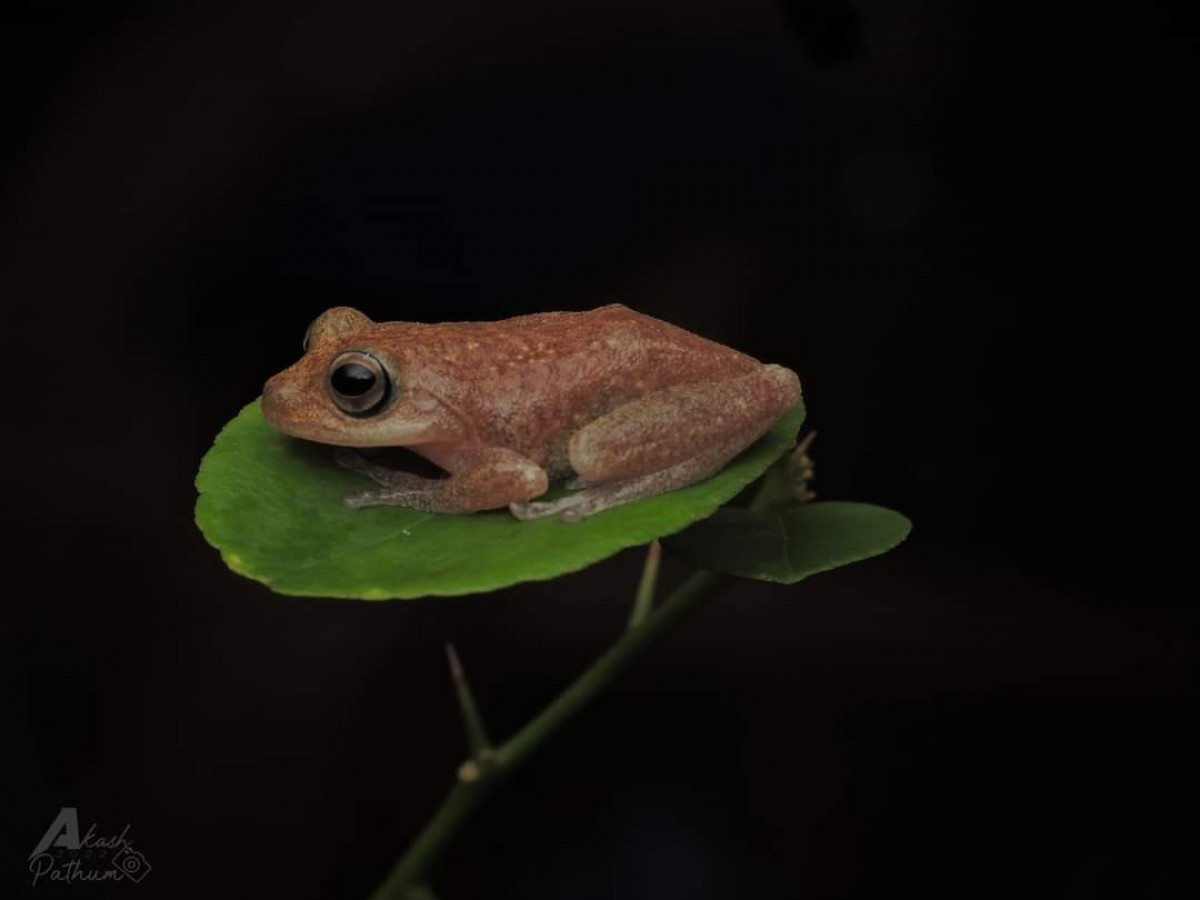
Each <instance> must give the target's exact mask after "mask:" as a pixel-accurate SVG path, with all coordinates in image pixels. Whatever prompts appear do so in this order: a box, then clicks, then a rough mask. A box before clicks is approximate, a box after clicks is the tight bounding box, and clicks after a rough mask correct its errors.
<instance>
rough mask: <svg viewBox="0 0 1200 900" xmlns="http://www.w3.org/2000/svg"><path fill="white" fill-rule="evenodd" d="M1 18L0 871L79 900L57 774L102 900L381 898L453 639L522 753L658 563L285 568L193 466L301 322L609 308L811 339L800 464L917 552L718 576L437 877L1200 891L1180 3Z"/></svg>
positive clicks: (427, 758)
mask: <svg viewBox="0 0 1200 900" xmlns="http://www.w3.org/2000/svg"><path fill="white" fill-rule="evenodd" d="M1178 6H1179V8H1180V9H1183V8H1184V4H1179V5H1178ZM7 16H8V18H7V21H6V23H5V26H4V28H3V37H2V38H0V41H2V42H3V44H2V46H0V49H2V50H3V58H4V65H5V71H4V73H3V74H4V76H5V77H4V78H3V85H4V98H3V99H4V100H5V107H4V108H5V121H6V125H7V127H6V131H7V132H8V135H9V138H10V140H8V141H6V142H5V158H4V161H5V165H6V170H7V171H8V172H9V173H10V177H8V178H7V179H5V182H4V192H5V209H4V213H5V219H4V226H5V231H4V243H3V249H2V251H0V252H2V253H3V259H2V260H0V273H2V274H0V278H2V279H3V284H2V285H0V296H2V297H3V298H4V300H5V304H4V306H5V309H6V310H7V312H6V317H7V319H8V321H9V322H11V323H14V324H11V325H9V326H8V327H5V328H4V329H3V332H2V334H0V340H3V345H4V348H5V354H4V357H5V360H6V363H7V365H6V367H5V368H6V372H7V382H8V390H7V392H6V403H5V407H6V414H5V416H4V422H5V438H6V440H5V442H4V443H5V455H6V457H7V461H6V463H5V468H6V473H7V478H6V479H5V481H6V487H5V489H4V491H3V498H4V504H5V512H6V516H5V520H6V522H7V523H8V525H9V528H8V529H7V531H8V532H9V536H8V537H7V538H6V539H5V543H4V546H5V554H6V562H5V570H6V572H7V574H8V577H7V578H6V579H5V587H6V590H5V592H4V593H5V598H4V600H5V602H4V616H3V620H2V621H3V640H4V644H5V658H6V662H7V663H8V664H9V666H8V672H9V675H10V681H9V684H8V686H7V687H6V688H5V691H4V695H5V700H6V701H7V702H8V703H9V704H10V710H9V711H8V713H7V715H6V718H7V723H6V726H5V728H4V734H5V738H6V739H5V740H4V742H3V747H4V753H5V759H4V760H3V766H4V771H5V775H6V779H5V782H6V786H7V788H8V791H9V795H8V796H7V797H6V798H5V802H4V805H3V813H2V817H3V822H4V825H5V832H6V835H5V836H4V839H3V845H2V849H3V866H2V868H0V873H2V874H0V891H4V890H5V889H7V892H8V893H10V894H12V895H17V896H24V895H26V894H29V895H30V896H57V895H61V896H63V897H72V898H74V897H80V896H83V895H85V894H87V895H89V896H95V895H99V894H102V893H105V890H106V889H105V888H102V887H100V886H96V885H74V886H72V887H70V888H69V889H65V890H62V891H61V892H60V893H59V894H56V892H55V891H54V889H52V888H47V887H45V886H39V887H38V888H37V889H35V890H31V889H30V887H29V884H28V876H27V874H26V872H25V866H26V861H27V858H28V854H29V852H30V851H31V850H32V848H33V846H34V844H35V843H36V842H37V840H38V839H39V837H40V836H41V834H42V833H43V832H44V831H45V829H46V827H47V826H48V825H49V823H50V821H51V820H52V819H53V817H54V816H55V815H56V814H57V812H58V810H59V808H60V807H62V806H65V805H75V806H77V807H78V808H79V811H80V812H79V815H80V819H81V821H82V822H83V823H84V824H85V826H86V823H88V822H95V823H96V824H97V826H98V829H99V830H100V831H102V832H103V831H116V830H119V828H120V827H121V826H122V825H124V824H125V823H128V824H129V825H130V836H131V837H132V839H133V841H134V843H135V845H136V847H137V848H138V849H139V850H140V851H141V852H142V853H144V854H145V857H146V859H147V860H148V861H149V862H150V864H151V865H152V867H153V868H152V871H151V873H150V875H149V876H148V878H147V879H146V880H145V881H144V882H143V883H142V884H141V885H138V886H132V885H126V886H124V887H111V886H110V887H109V888H107V892H108V893H111V894H113V895H116V894H122V895H124V894H128V895H129V896H138V897H169V898H175V897H178V898H188V897H211V896H230V897H249V896H288V897H292V898H309V897H312V898H317V897H320V898H325V897H361V896H365V895H366V893H367V892H368V891H369V890H370V888H371V887H372V886H373V885H374V884H375V883H376V882H377V881H378V879H379V878H380V877H381V876H382V875H383V873H384V872H385V871H386V868H387V866H388V865H389V863H390V861H391V860H392V858H393V857H394V856H395V854H396V853H397V852H398V851H399V850H400V849H401V848H402V847H403V846H404V845H405V844H406V842H407V841H408V840H409V839H410V838H411V837H412V836H413V835H414V833H415V832H416V830H417V829H418V828H419V826H420V825H421V823H422V822H423V821H424V819H425V818H426V816H427V815H428V814H429V812H430V811H431V810H432V808H433V807H434V805H435V804H436V802H437V801H438V799H439V798H440V796H441V794H442V792H443V791H444V789H445V788H446V787H447V786H448V785H449V783H450V781H451V779H452V777H453V773H454V769H455V767H456V765H457V764H458V762H459V761H460V760H461V758H462V757H463V755H464V746H463V739H462V736H461V734H460V730H459V723H458V719H457V714H456V711H455V708H454V706H453V702H452V699H451V693H450V690H449V685H448V682H447V680H446V677H445V672H444V660H443V657H442V644H443V642H444V641H446V640H453V641H454V642H455V643H456V644H457V645H458V647H459V649H460V652H461V654H462V656H463V658H464V660H465V663H466V665H467V668H468V671H469V672H470V674H471V675H472V676H473V681H474V683H475V686H476V690H477V692H478V694H479V699H480V702H481V705H482V706H483V708H484V710H485V712H486V715H487V717H488V719H489V722H490V725H491V729H492V731H493V732H494V733H495V734H497V735H500V736H504V735H506V734H509V733H511V732H512V730H513V729H515V728H517V727H519V726H520V724H521V723H522V722H523V721H524V720H526V719H527V718H528V717H529V716H530V715H531V714H532V713H534V712H535V711H536V710H537V709H538V708H539V707H540V706H542V705H543V704H544V703H545V702H546V701H548V700H549V699H550V698H551V697H552V696H553V695H554V694H555V693H556V692H557V691H558V690H559V689H561V687H563V686H564V685H565V684H566V683H567V682H568V681H569V680H570V679H571V678H572V677H573V676H574V675H575V674H577V673H578V672H579V671H580V670H581V669H582V668H583V667H584V666H585V665H586V664H587V662H588V661H590V660H591V659H592V658H593V657H594V656H595V655H596V654H597V653H598V652H600V651H601V650H602V649H603V648H604V647H605V646H606V645H607V644H608V643H609V642H610V641H611V640H612V639H613V638H614V636H615V635H616V634H617V633H618V632H619V630H620V629H621V627H622V625H623V622H624V619H625V616H626V615H627V611H628V597H629V595H630V592H631V589H632V586H633V585H634V583H635V581H636V578H637V573H638V569H639V566H640V557H639V554H638V553H636V552H629V553H627V554H623V555H621V556H618V557H616V558H614V559H611V560H609V561H607V562H605V563H602V564H600V565H598V566H595V567H594V568H591V569H589V570H587V571H584V572H581V573H578V574H576V575H573V576H570V577H567V578H563V579H561V580H559V581H557V582H554V583H550V584H534V585H527V586H518V587H515V588H512V589H510V590H506V591H503V592H500V593H497V594H495V595H491V596H477V597H470V598H464V599H457V600H451V601H447V600H428V601H411V602H393V603H360V602H350V601H320V600H298V599H292V598H287V597H281V596H277V595H274V594H272V593H270V592H269V591H267V590H266V589H264V588H262V587H261V586H259V585H257V584H255V583H252V582H249V581H246V580H242V579H240V578H239V577H237V576H235V575H233V574H231V573H230V572H228V571H227V570H226V569H225V568H224V567H223V566H222V565H221V563H220V561H219V559H218V556H217V554H216V552H215V551H213V550H212V549H211V548H209V547H208V546H207V545H206V544H205V543H204V541H203V539H202V537H201V535H200V534H199V532H198V531H197V530H196V528H195V527H194V525H193V522H192V506H193V503H194V499H195V494H194V488H193V486H192V479H193V477H194V474H195V470H196V467H197V465H198V462H199V459H200V457H201V455H202V454H203V453H204V451H205V450H206V449H207V447H208V446H209V444H210V442H211V440H212V438H213V436H214V435H215V433H216V432H217V430H218V429H219V428H220V427H221V425H222V424H223V423H224V422H225V421H226V420H227V419H228V418H230V417H231V416H232V415H233V413H234V412H236V410H238V409H239V408H240V407H241V406H242V405H243V404H244V403H245V402H247V401H248V400H250V399H251V398H253V397H254V396H255V395H256V393H257V392H258V390H259V388H260V386H261V384H262V382H263V381H264V380H265V379H266V377H267V376H269V375H270V374H272V373H274V372H275V371H277V370H279V369H281V368H283V367H284V366H285V365H287V364H288V363H290V362H291V361H292V360H293V359H294V358H295V357H296V356H298V354H299V351H300V339H301V336H302V334H303V332H304V328H305V326H306V325H307V324H308V322H309V321H310V320H311V319H312V318H313V317H314V316H315V315H316V314H317V313H318V312H320V311H321V310H322V309H324V308H326V307H328V306H331V305H337V304H349V305H354V306H358V307H360V308H361V309H363V310H364V311H366V312H367V313H369V314H370V315H372V316H373V317H375V318H377V319H411V320H418V321H439V320H456V319H481V318H482V319H492V318H502V317H505V316H508V315H513V314H516V313H523V312H532V311H537V310H545V309H582V308H588V307H590V306H594V305H599V304H601V303H605V302H611V301H621V302H625V303H627V304H629V305H631V306H634V307H635V308H638V309H641V310H643V311H645V312H647V313H650V314H652V315H656V316H659V317H661V318H665V319H668V320H670V321H673V322H676V323H679V324H681V325H684V326H685V327H689V328H691V329H693V330H695V331H698V332H700V333H702V334H705V335H707V336H710V337H713V338H716V339H719V340H722V341H724V342H726V343H729V344H731V345H733V346H736V347H738V348H740V349H742V350H745V351H747V352H749V353H752V354H753V355H755V356H757V357H759V358H761V359H764V360H767V361H773V362H780V363H783V364H786V365H788V366H790V367H792V368H794V369H795V370H796V371H797V372H799V374H800V376H801V378H802V380H803V382H804V384H805V391H806V396H807V400H808V406H809V412H810V419H809V422H810V424H811V426H812V427H815V428H816V429H817V430H818V431H819V432H820V439H819V440H818V442H817V444H816V456H817V459H818V465H819V481H818V484H817V488H818V491H819V493H820V495H821V496H823V497H826V498H843V499H856V500H869V501H872V502H877V503H882V504H885V505H888V506H892V507H895V508H897V509H900V510H902V511H904V512H905V513H907V514H908V515H909V516H910V517H911V518H912V519H913V520H914V522H915V526H916V527H915V531H914V533H913V535H912V538H911V539H910V540H909V542H908V543H907V544H905V545H904V546H903V547H902V548H901V549H900V550H898V551H897V552H895V553H893V554H890V555H888V556H886V557H883V558H880V559H877V560H874V561H872V562H870V563H866V564H863V565H859V566H857V567H853V568H850V569H846V570H843V571H840V572H837V573H833V574H828V575H822V576H819V577H818V578H815V579H814V580H812V581H811V582H808V583H805V584H802V585H800V586H797V587H791V588H787V587H772V586H765V585H757V584H745V585H742V586H739V587H737V588H736V589H734V590H732V591H730V592H729V593H728V594H726V595H724V596H723V597H721V598H720V599H719V600H718V601H717V602H715V603H713V604H712V605H711V606H709V607H707V608H706V609H704V610H703V611H702V612H701V613H700V614H699V615H698V616H697V617H696V618H695V619H694V620H692V621H690V622H688V623H687V624H686V626H685V627H684V628H682V629H681V631H680V632H679V633H678V634H676V635H674V636H673V637H672V638H671V640H670V641H668V642H667V643H666V644H665V645H663V646H662V647H661V648H659V649H658V650H657V651H656V652H655V653H654V655H653V656H652V657H651V658H649V659H647V660H646V661H644V662H643V663H641V664H639V665H638V666H637V667H636V668H635V669H634V670H633V671H631V672H630V673H629V674H628V675H627V676H626V677H624V678H623V679H622V680H621V681H620V683H619V684H618V685H617V686H616V687H615V688H614V689H613V690H611V691H610V692H608V693H607V694H606V695H605V696H604V697H603V699H601V700H600V701H599V702H598V703H596V704H595V706H594V707H593V708H592V709H590V710H589V711H588V712H587V713H586V714H585V715H584V716H583V717H582V718H581V719H580V720H579V721H577V722H576V723H574V724H573V725H572V726H571V727H570V728H569V729H568V730H567V731H566V732H565V733H564V734H563V735H561V736H560V737H559V738H558V739H557V740H556V741H555V742H554V743H553V744H552V745H551V746H550V747H549V748H548V749H547V750H546V751H545V752H544V753H543V754H542V755H541V756H539V757H538V758H537V759H536V761H535V762H534V764H533V765H531V766H530V767H529V768H528V769H527V770H525V771H523V772H521V773H520V774H519V776H518V777H517V778H515V779H514V781H513V782H512V783H511V784H510V785H509V786H508V787H507V788H506V789H505V790H504V791H503V793H502V794H501V795H500V796H497V797H496V798H495V799H494V802H493V803H492V804H491V805H490V806H489V807H488V809H487V810H486V812H485V813H484V814H483V815H482V816H481V817H480V818H479V819H478V820H477V822H476V823H475V824H474V825H473V826H472V827H471V828H470V830H469V831H468V832H467V833H466V834H465V835H464V838H463V840H462V841H461V842H459V843H458V844H456V845H455V846H454V847H453V848H452V849H451V851H450V853H449V855H448V856H447V859H446V862H445V864H444V866H443V867H442V868H441V870H440V872H439V876H438V878H437V880H436V885H437V887H438V892H439V895H440V896H441V897H442V898H443V900H454V898H476V897H521V898H600V897H621V898H642V897H644V898H654V900H667V898H729V897H750V896H753V897H760V898H776V897H778V898H790V897H804V898H811V900H816V898H851V897H854V898H885V897H886V898H892V897H895V896H897V895H904V894H909V895H918V896H923V897H941V896H946V897H980V898H990V897H997V898H999V897H1005V898H1008V897H1038V898H1041V897H1047V898H1049V897H1098V896H1104V897H1109V896H1111V897H1138V898H1145V897H1152V898H1158V897H1176V896H1184V895H1187V894H1188V893H1189V892H1190V891H1191V890H1194V889H1195V887H1196V881H1197V878H1196V874H1195V871H1194V869H1195V866H1194V847H1195V839H1196V830H1195V827H1194V824H1193V822H1192V820H1193V818H1194V810H1195V808H1196V802H1197V799H1198V798H1197V791H1196V777H1195V765H1194V759H1195V758H1196V754H1197V750H1198V749H1200V748H1198V747H1197V744H1196V741H1195V739H1194V738H1193V737H1191V733H1190V728H1189V727H1188V726H1189V725H1190V724H1191V721H1190V720H1191V719H1192V717H1193V715H1194V708H1193V703H1194V701H1195V694H1194V685H1195V662H1196V634H1195V630H1194V615H1193V610H1192V607H1193V600H1192V594H1193V593H1194V587H1193V586H1192V584H1191V582H1190V581H1188V580H1180V579H1178V578H1176V577H1175V575H1176V570H1177V569H1179V570H1181V569H1182V568H1183V566H1181V565H1179V563H1180V562H1181V561H1184V560H1186V558H1187V556H1188V554H1189V553H1190V552H1191V550H1192V548H1191V541H1190V539H1191V538H1192V536H1193V535H1194V532H1195V512H1194V510H1195V507H1194V506H1191V505H1190V499H1191V496H1190V495H1191V493H1192V491H1191V482H1192V481H1193V480H1194V478H1195V471H1196V464H1195V461H1194V459H1193V452H1192V446H1193V445H1192V442H1191V439H1190V438H1189V437H1187V436H1186V435H1187V434H1188V432H1189V430H1190V424H1191V423H1190V419H1191V417H1192V410H1193V409H1194V407H1195V402H1194V397H1193V390H1192V384H1193V382H1194V378H1193V377H1192V376H1193V371H1192V366H1193V362H1194V352H1193V348H1194V345H1195V334H1194V328H1195V325H1194V321H1193V316H1192V315H1191V313H1192V310H1191V306H1192V302H1193V301H1194V298H1195V296H1196V295H1195V290H1194V284H1193V283H1192V276H1193V274H1194V270H1195V255H1194V254H1195V250H1194V248H1195V237H1196V235H1195V228H1194V225H1193V223H1194V221H1195V216H1196V213H1195V210H1196V199H1197V197H1196V192H1195V190H1194V189H1195V175H1194V169H1195V163H1194V160H1195V157H1194V155H1193V148H1192V147H1191V146H1190V145H1185V144H1184V142H1183V135H1184V134H1185V132H1186V131H1187V130H1188V127H1189V125H1190V124H1193V123H1192V122H1191V120H1194V118H1195V93H1194V71H1193V67H1192V66H1191V65H1190V63H1191V61H1192V59H1191V57H1192V56H1193V55H1194V53H1195V51H1196V49H1197V48H1196V29H1195V27H1194V22H1193V21H1191V20H1190V19H1185V18H1184V16H1183V15H1182V14H1181V13H1179V12H1178V11H1177V10H1175V9H1173V8H1172V7H1171V6H1170V5H1167V4H1157V3H1149V4H1138V5H1134V4H1130V5H1126V6H1111V7H1108V8H1106V11H1102V10H1101V9H1099V8H1094V7H1093V8H1085V7H1080V8H1079V10H1078V11H1075V10H1074V9H1066V10H1058V11H1047V9H1046V8H1044V7H1039V8H1037V10H1036V11H1033V8H1024V7H1019V6H1014V5H1013V4H1001V3H995V4H991V3H965V4H963V3H951V2H949V0H941V2H937V0H930V2H917V0H912V2H904V0H897V2H892V3H882V2H862V3H849V4H843V3H840V2H834V0H826V2H823V0H814V2H799V0H796V2H790V3H785V4H783V5H782V6H781V5H779V4H775V3H769V2H734V0H726V2H722V0H710V2H695V0H690V2H682V0H659V2H646V3H638V4H617V3H614V2H611V0H608V2H600V0H590V2H588V0H585V2H578V3H571V4H558V3H550V2H540V0H524V2H516V3H507V4H488V5H484V4H478V5H471V4H466V3H462V2H457V0H449V2H441V3H438V4H405V3H398V2H395V0H390V2H383V0H348V2H342V3H337V4H332V3H325V4H319V3H298V4H297V3H291V4H276V3H267V2H249V3H247V2H239V3H233V2H224V0H221V2H209V3H206V4H186V5H185V4H159V5H152V4H149V3H137V2H126V3H94V4H90V5H89V6H88V7H87V8H86V9H76V8H74V7H68V6H66V5H65V4H58V3H26V4H23V5H20V7H19V10H18V11H17V12H10V13H8V14H7ZM684 574H685V573H684V571H683V567H682V566H680V565H678V564H675V563H671V562H669V563H668V564H667V566H666V569H665V571H664V580H665V583H666V586H667V587H669V586H670V585H671V584H673V583H676V582H677V581H678V580H679V579H680V578H682V577H683V575H684ZM9 886H11V887H9Z"/></svg>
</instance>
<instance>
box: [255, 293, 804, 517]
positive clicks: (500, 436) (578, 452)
mask: <svg viewBox="0 0 1200 900" xmlns="http://www.w3.org/2000/svg"><path fill="white" fill-rule="evenodd" d="M799 397H800V381H799V379H798V378H797V377H796V375H795V373H793V372H792V371H790V370H788V369H785V368H783V367H782V366H776V365H763V364H762V363H760V362H758V361H757V360H755V359H753V358H752V357H749V356H746V355H745V354H744V353H739V352H738V351H736V350H733V349H731V348H729V347H725V346H723V345H721V344H718V343H715V342H713V341H709V340H706V339H704V338H702V337H699V336H697V335H694V334H692V333H690V332H688V331H685V330H683V329H682V328H678V327H676V326H674V325H671V324H669V323H667V322H663V321H661V320H659V319H654V318H652V317H650V316H646V315H642V314H641V313H638V312H635V311H633V310H631V309H628V308H627V307H624V306H620V305H612V306H604V307H601V308H600V309H595V310H591V311H588V312H550V313H538V314H535V315H528V316H517V317H515V318H512V319H505V320H503V321H499V322H448V323H443V324H437V325H427V324H420V323H413V322H373V321H371V319H369V318H367V317H366V316H365V315H363V314H362V313H360V312H358V311H357V310H354V309H350V308H349V307H336V308H334V309H331V310H328V311H327V312H325V313H323V314H322V315H321V316H320V317H319V318H318V319H317V320H316V321H315V322H313V323H312V325H311V326H309V330H308V334H307V336H306V338H305V353H304V356H303V357H302V358H301V359H300V360H299V361H298V362H297V363H296V364H295V365H293V366H291V367H290V368H288V369H285V370H284V371H283V372H280V373H279V374H278V375H276V376H274V377H273V378H271V379H270V380H269V381H268V382H267V384H266V386H265V387H264V389H263V397H262V411H263V416H264V417H265V418H266V420H267V422H268V423H270V424H271V425H272V426H274V427H275V428H277V429H279V430H280V431H282V432H284V433H285V434H289V435H292V436H294V437H298V438H304V439H307V440H311V441H320V442H322V443H327V444H336V445H338V446H340V447H343V448H352V447H363V448H365V447H397V446H400V447H408V448H410V449H412V450H413V451H415V452H416V453H419V454H421V455H422V456H424V457H426V458H427V459H429V460H431V461H432V462H433V463H435V464H436V465H438V466H440V467H441V468H443V469H445V470H446V472H448V473H449V477H448V478H441V479H429V478H421V477H419V476H416V475H413V474H411V473H407V472H399V471H396V470H393V469H387V468H384V467H382V466H379V465H376V464H375V463H373V462H370V461H369V460H367V459H365V458H364V457H363V456H361V455H360V454H357V453H354V452H353V451H350V450H343V451H342V452H340V453H339V454H338V461H339V462H340V463H341V464H342V465H344V466H346V467H347V468H350V469H353V470H355V471H358V472H361V473H362V474H364V475H366V476H368V477H369V478H371V479H373V480H374V481H375V482H377V483H378V484H379V485H380V487H379V488H378V489H375V490H368V491H361V492H358V493H354V494H351V495H349V496H348V497H346V500H345V502H346V503H347V505H349V506H353V507H361V506H378V505H392V506H405V507H409V508H412V509H419V510H425V511H427V512H436V513H469V512H475V511H478V510H486V509H498V508H503V507H505V506H507V507H509V509H511V510H512V512H513V514H514V515H516V516H517V517H518V518H521V519H529V518H537V517H541V516H547V515H560V516H561V517H562V518H563V519H565V520H568V521H572V520H578V519H581V518H583V517H585V516H588V515H591V514H593V513H596V512H599V511H601V510H603V509H607V508H609V507H611V506H616V505H618V504H621V503H628V502H630V501H632V500H638V499H640V498H643V497H650V496H654V495H656V494H661V493H663V492H665V491H671V490H676V489H678V488H681V487H686V486H687V485H689V484H694V483H696V482H698V481H701V480H703V479H705V478H708V477H709V476H710V475H712V474H714V473H715V472H717V471H719V470H720V469H721V468H722V467H723V466H724V465H725V464H726V463H727V462H728V461H729V460H730V459H732V458H733V457H734V456H736V455H737V454H738V453H739V452H740V451H741V450H742V449H744V448H745V447H747V446H749V445H750V444H752V443H753V442H754V441H755V440H757V439H758V438H759V437H760V436H762V435H763V434H764V433H765V432H766V431H767V430H769V429H770V428H771V426H772V425H774V423H775V422H776V421H777V420H778V419H779V417H780V416H781V415H782V414H783V413H784V412H785V411H786V410H787V409H789V408H790V407H791V406H792V405H793V404H794V403H795V402H796V401H797V399H799ZM560 478H570V479H571V480H570V482H569V483H568V487H570V488H573V493H571V494H568V495H567V496H565V497H563V498H561V499H559V500H555V501H552V502H540V503H539V502H533V501H534V498H536V497H538V496H540V495H541V494H543V493H544V492H545V491H546V490H547V488H548V486H549V483H550V481H551V480H552V479H560Z"/></svg>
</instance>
